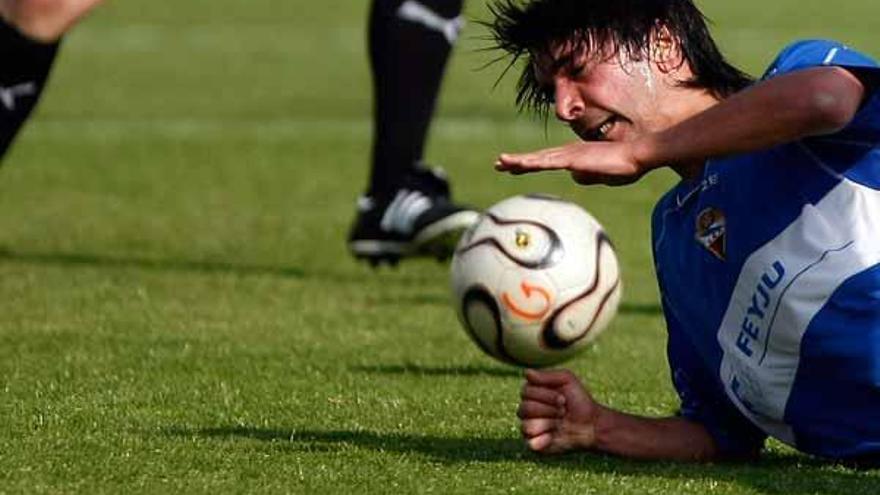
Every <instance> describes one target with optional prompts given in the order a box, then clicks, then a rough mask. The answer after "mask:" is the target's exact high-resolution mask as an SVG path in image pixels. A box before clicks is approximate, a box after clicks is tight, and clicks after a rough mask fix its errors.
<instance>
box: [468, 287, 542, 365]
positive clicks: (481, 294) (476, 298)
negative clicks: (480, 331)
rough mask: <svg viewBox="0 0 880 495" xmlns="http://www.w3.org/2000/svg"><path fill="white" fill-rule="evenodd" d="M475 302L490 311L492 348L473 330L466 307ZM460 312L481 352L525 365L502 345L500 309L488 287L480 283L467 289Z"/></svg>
mask: <svg viewBox="0 0 880 495" xmlns="http://www.w3.org/2000/svg"><path fill="white" fill-rule="evenodd" d="M475 303H476V304H482V305H485V306H486V308H488V309H489V312H491V313H492V324H493V325H494V326H495V328H494V330H495V349H494V350H493V349H491V348H490V347H489V346H488V345H487V344H486V342H483V341H482V340H480V338H479V336H478V335H477V332H475V331H474V327H473V324H472V323H471V321H470V318H469V316H468V314H469V313H468V308H469V307H470V305H471V304H475ZM461 314H462V315H463V316H464V327H465V329H466V330H467V332H468V335H470V337H471V340H473V341H474V342H475V343H476V344H477V345H478V346H479V347H480V349H482V350H483V352H485V353H486V354H488V355H490V356H493V357H500V358H501V359H503V360H504V361H507V362H508V363H511V364H514V365H517V366H523V367H525V366H527V365H526V364H525V363H523V362H521V361H518V360H517V359H516V358H514V357H513V356H511V355H510V354H509V353H508V352H507V349H506V348H505V347H504V328H503V327H502V326H501V311H500V309H499V308H498V303H497V302H496V301H495V298H494V297H492V294H491V293H490V292H489V290H488V289H486V288H485V287H483V286H480V285H475V286H473V287H471V288H470V289H468V290H467V292H465V293H464V296H463V297H462V298H461Z"/></svg>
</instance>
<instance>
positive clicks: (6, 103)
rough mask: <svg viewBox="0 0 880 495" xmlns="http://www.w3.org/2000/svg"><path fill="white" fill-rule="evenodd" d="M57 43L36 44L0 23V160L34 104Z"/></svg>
mask: <svg viewBox="0 0 880 495" xmlns="http://www.w3.org/2000/svg"><path fill="white" fill-rule="evenodd" d="M57 51H58V43H57V42H56V43H50V44H46V43H39V42H37V41H33V40H31V39H28V38H26V37H24V36H22V35H21V34H20V33H19V32H18V31H17V30H16V29H15V28H13V27H12V26H10V25H9V24H7V23H5V22H3V21H0V60H2V61H3V65H2V69H0V158H2V157H3V155H5V154H6V150H7V149H8V148H9V145H10V144H11V143H12V140H13V139H15V136H16V134H18V131H19V129H21V126H22V124H24V122H25V120H27V118H28V115H30V113H31V111H32V110H33V109H34V106H35V105H36V104H37V100H39V98H40V94H41V93H42V92H43V86H44V85H45V84H46V78H47V77H49V69H51V68H52V61H53V60H55V54H56V53H57Z"/></svg>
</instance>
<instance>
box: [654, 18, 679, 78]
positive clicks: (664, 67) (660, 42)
mask: <svg viewBox="0 0 880 495" xmlns="http://www.w3.org/2000/svg"><path fill="white" fill-rule="evenodd" d="M649 43H650V53H651V60H652V61H653V62H654V63H655V64H656V65H657V67H658V68H659V69H660V71H661V72H663V73H664V74H670V73H673V72H675V71H676V70H678V69H679V68H680V67H681V66H682V64H683V63H684V54H682V52H681V43H680V42H679V40H678V38H677V37H676V36H675V35H673V34H672V32H671V31H670V30H669V28H668V27H666V26H665V25H663V24H658V25H656V26H655V27H654V29H653V30H652V31H651V36H650V40H649Z"/></svg>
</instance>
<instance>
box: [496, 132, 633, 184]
mask: <svg viewBox="0 0 880 495" xmlns="http://www.w3.org/2000/svg"><path fill="white" fill-rule="evenodd" d="M495 169H496V170H499V171H502V172H510V173H512V174H514V175H519V174H526V173H530V172H543V171H546V170H568V171H569V172H571V176H572V179H574V181H575V182H577V183H578V184H585V185H587V184H607V185H611V186H618V185H623V184H630V183H632V182H635V181H637V180H638V179H639V178H640V177H641V176H642V175H644V174H645V172H647V170H645V169H644V167H643V166H641V165H640V164H639V163H638V162H637V161H636V159H635V154H634V152H633V146H632V145H631V143H630V142H626V141H619V142H604V141H596V142H593V141H577V142H573V143H569V144H566V145H563V146H559V147H556V148H547V149H543V150H538V151H533V152H530V153H502V154H501V155H500V156H499V157H498V159H497V160H496V162H495Z"/></svg>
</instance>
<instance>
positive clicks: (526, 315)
mask: <svg viewBox="0 0 880 495" xmlns="http://www.w3.org/2000/svg"><path fill="white" fill-rule="evenodd" d="M519 288H520V289H521V290H522V293H523V294H524V295H525V296H526V299H531V298H532V293H537V294H538V296H539V297H541V298H542V299H544V307H543V309H541V310H540V311H528V310H525V309H522V308H520V307H519V306H517V305H516V303H515V302H513V299H512V298H511V297H510V294H508V293H507V292H504V293H503V294H501V302H503V303H504V305H505V306H507V309H509V310H510V312H511V313H513V314H515V315H516V316H519V317H520V318H522V319H524V320H526V321H535V320H540V319H541V318H543V317H544V315H546V314H547V312H548V311H550V307H551V306H552V297H550V292H549V291H548V290H547V289H545V288H543V287H541V286H538V285H529V283H528V282H526V281H523V282H522V283H521V284H520V285H519Z"/></svg>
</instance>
